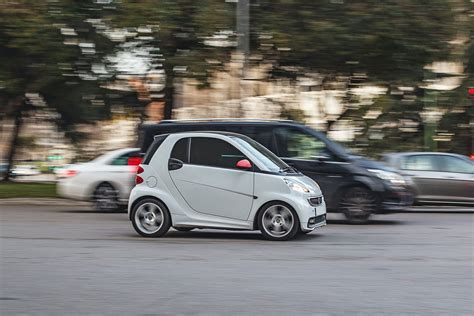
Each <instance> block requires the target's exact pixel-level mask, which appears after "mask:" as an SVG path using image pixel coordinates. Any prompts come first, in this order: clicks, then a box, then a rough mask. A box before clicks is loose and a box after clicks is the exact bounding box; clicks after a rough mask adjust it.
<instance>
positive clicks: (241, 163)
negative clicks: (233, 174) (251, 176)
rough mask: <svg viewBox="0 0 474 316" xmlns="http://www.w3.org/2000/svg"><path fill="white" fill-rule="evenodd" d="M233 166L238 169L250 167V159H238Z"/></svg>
mask: <svg viewBox="0 0 474 316" xmlns="http://www.w3.org/2000/svg"><path fill="white" fill-rule="evenodd" d="M235 167H237V168H238V169H245V170H247V169H250V168H252V164H251V163H250V161H248V159H242V160H239V161H237V163H236V164H235Z"/></svg>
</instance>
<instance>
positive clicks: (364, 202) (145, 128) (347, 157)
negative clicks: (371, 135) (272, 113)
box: [138, 120, 413, 221]
mask: <svg viewBox="0 0 474 316" xmlns="http://www.w3.org/2000/svg"><path fill="white" fill-rule="evenodd" d="M188 131H227V132H234V133H239V134H243V135H247V136H249V137H250V138H253V139H255V140H256V141H258V142H259V143H260V144H262V145H263V146H265V147H267V148H268V149H270V150H271V151H272V152H274V153H275V154H276V155H278V156H279V157H280V158H281V159H283V160H284V161H285V162H286V163H287V164H289V165H290V166H292V167H294V168H296V169H298V170H299V171H301V172H302V173H303V174H305V175H307V176H308V177H310V178H312V179H314V180H315V181H316V182H317V183H318V184H319V185H320V187H321V190H322V192H323V194H324V198H325V200H326V204H327V207H328V210H329V211H333V212H342V213H344V215H345V216H346V217H347V218H348V219H349V220H353V221H357V220H359V221H360V220H366V219H367V218H368V217H369V216H370V215H371V214H375V213H378V214H381V213H388V212H393V211H399V210H402V209H403V208H405V207H407V206H409V205H411V203H412V200H413V199H412V196H411V194H410V193H409V191H408V190H407V189H406V186H405V181H404V178H403V177H402V176H400V175H399V174H398V173H396V172H395V171H393V170H392V169H390V168H389V167H387V166H385V165H383V164H381V163H378V162H375V161H372V160H368V159H365V158H363V157H360V156H355V155H352V154H351V153H350V152H349V151H347V150H346V149H345V148H344V147H342V146H340V145H339V144H337V143H335V142H333V141H331V140H329V139H328V138H327V137H326V136H325V135H324V134H323V133H320V132H317V131H315V130H313V129H311V128H310V127H307V126H305V125H302V124H299V123H295V122H291V121H255V120H168V121H162V122H160V123H158V124H149V123H147V124H143V125H141V127H140V133H139V144H138V146H139V147H140V148H141V151H142V152H143V153H144V152H146V150H147V148H148V146H150V144H151V143H152V142H153V138H154V137H155V136H156V135H161V134H168V133H177V132H188Z"/></svg>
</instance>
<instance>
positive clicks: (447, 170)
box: [437, 155, 474, 203]
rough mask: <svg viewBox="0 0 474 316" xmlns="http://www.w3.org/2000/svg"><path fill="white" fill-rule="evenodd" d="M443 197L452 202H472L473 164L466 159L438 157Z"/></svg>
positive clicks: (473, 191)
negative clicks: (443, 191) (443, 190)
mask: <svg viewBox="0 0 474 316" xmlns="http://www.w3.org/2000/svg"><path fill="white" fill-rule="evenodd" d="M437 159H438V160H439V165H440V169H441V172H442V176H443V179H442V182H443V186H444V188H445V191H446V192H445V195H446V196H448V198H449V199H450V200H451V201H453V202H469V203H472V202H474V163H473V162H472V161H469V160H468V159H463V158H461V157H456V156H450V155H439V156H438V157H437Z"/></svg>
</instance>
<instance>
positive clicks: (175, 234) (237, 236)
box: [127, 229, 321, 242]
mask: <svg viewBox="0 0 474 316" xmlns="http://www.w3.org/2000/svg"><path fill="white" fill-rule="evenodd" d="M127 237H136V238H137V239H138V238H139V239H149V240H157V239H156V238H142V237H140V236H138V235H136V234H127ZM316 238H321V235H319V234H317V233H310V234H298V235H296V236H295V237H294V238H293V239H291V240H289V242H291V241H308V240H313V239H316ZM158 239H159V240H163V241H165V240H167V239H168V240H176V239H202V240H213V241H222V240H255V241H268V240H266V239H265V238H263V236H262V234H260V232H258V231H222V230H216V231H210V230H205V231H201V230H195V231H190V232H179V231H175V230H173V229H170V231H169V232H168V233H167V234H166V235H165V236H163V237H162V238H158ZM268 242H271V241H268Z"/></svg>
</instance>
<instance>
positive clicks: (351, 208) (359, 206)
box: [339, 187, 377, 222]
mask: <svg viewBox="0 0 474 316" xmlns="http://www.w3.org/2000/svg"><path fill="white" fill-rule="evenodd" d="M339 207H340V209H341V211H342V213H344V215H345V216H346V218H347V219H348V220H349V221H351V222H363V221H366V220H367V219H368V218H369V217H370V215H371V214H372V213H373V212H374V211H375V210H376V207H377V199H376V197H375V196H374V194H373V193H372V192H371V191H370V190H369V189H366V188H363V187H352V188H349V189H348V190H346V191H345V192H344V194H343V195H342V197H341V200H340V202H339Z"/></svg>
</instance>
